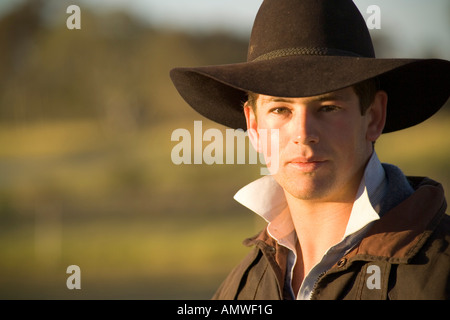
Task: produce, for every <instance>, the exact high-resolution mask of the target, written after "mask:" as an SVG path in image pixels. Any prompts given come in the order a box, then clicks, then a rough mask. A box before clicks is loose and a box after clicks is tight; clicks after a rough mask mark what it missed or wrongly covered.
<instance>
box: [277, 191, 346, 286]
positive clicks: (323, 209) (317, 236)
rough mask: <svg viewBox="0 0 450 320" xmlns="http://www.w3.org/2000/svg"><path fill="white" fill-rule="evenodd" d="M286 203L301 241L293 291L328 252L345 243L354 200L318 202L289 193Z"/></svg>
mask: <svg viewBox="0 0 450 320" xmlns="http://www.w3.org/2000/svg"><path fill="white" fill-rule="evenodd" d="M286 200H287V203H288V207H289V210H290V213H291V218H292V222H293V224H294V226H295V231H296V234H297V239H298V242H297V246H296V251H297V256H298V259H297V265H296V266H295V269H294V278H293V286H294V290H298V288H299V287H300V285H301V283H302V281H303V278H304V277H305V276H306V275H307V274H308V272H309V271H310V270H311V269H312V268H313V267H314V266H315V265H316V264H317V263H318V262H320V260H321V258H322V257H323V255H324V254H325V252H326V251H327V250H328V249H329V248H330V247H332V246H333V245H335V244H336V243H339V242H340V241H341V240H342V238H343V236H344V234H345V230H346V228H347V223H348V221H349V218H350V214H351V212H352V207H353V200H354V198H353V199H352V201H341V202H332V201H326V202H319V201H310V200H300V199H297V198H295V197H293V196H292V195H290V194H287V193H286Z"/></svg>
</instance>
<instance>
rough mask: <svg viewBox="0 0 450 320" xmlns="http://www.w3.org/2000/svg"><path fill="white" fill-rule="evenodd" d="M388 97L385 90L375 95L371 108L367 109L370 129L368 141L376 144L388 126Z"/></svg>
mask: <svg viewBox="0 0 450 320" xmlns="http://www.w3.org/2000/svg"><path fill="white" fill-rule="evenodd" d="M387 101H388V96H387V93H386V92H385V91H383V90H379V91H377V93H375V98H374V100H373V102H372V104H371V106H370V107H369V108H368V109H367V114H366V115H367V117H368V118H367V119H368V127H367V133H366V139H367V140H368V141H371V142H375V141H376V140H377V139H378V138H379V137H380V135H381V133H382V132H383V129H384V125H385V124H386V108H387Z"/></svg>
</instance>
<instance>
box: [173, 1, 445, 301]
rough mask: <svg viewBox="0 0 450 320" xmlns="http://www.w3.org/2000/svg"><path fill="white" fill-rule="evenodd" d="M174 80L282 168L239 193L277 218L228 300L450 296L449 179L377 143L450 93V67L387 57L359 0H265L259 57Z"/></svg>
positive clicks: (232, 281) (255, 45)
mask: <svg viewBox="0 0 450 320" xmlns="http://www.w3.org/2000/svg"><path fill="white" fill-rule="evenodd" d="M171 77H172V80H173V82H174V84H175V86H176V87H177V89H178V91H179V92H180V94H181V95H182V96H183V98H184V99H185V100H186V101H187V102H188V103H189V104H190V105H191V106H192V107H193V108H194V109H196V110H197V111H198V112H200V113H201V114H203V115H205V116H206V117H208V118H210V119H212V120H215V121H217V122H219V123H222V124H224V125H227V126H230V127H232V128H247V129H248V130H249V131H248V132H249V137H250V140H251V142H252V143H253V145H254V146H255V148H256V149H257V150H258V151H259V152H263V153H264V156H265V159H266V163H267V165H268V168H269V170H270V171H271V175H270V176H266V177H263V178H261V179H259V180H257V181H255V182H253V183H251V184H250V185H248V186H246V187H244V188H243V189H241V190H240V191H239V192H238V193H237V194H236V196H235V199H236V200H237V201H239V202H240V203H242V204H243V205H244V206H247V207H248V208H250V209H251V210H253V211H255V212H256V213H257V214H259V215H261V216H262V217H263V218H264V219H266V220H267V222H268V225H267V228H266V229H265V230H264V231H262V232H261V233H260V234H259V235H257V236H256V237H254V238H250V239H248V240H246V241H245V244H246V245H248V246H253V247H254V249H253V250H252V251H251V252H250V253H249V255H248V256H247V257H246V258H245V259H244V260H243V261H242V262H241V263H240V264H239V265H238V266H237V267H236V268H235V269H234V270H233V271H232V272H231V273H230V275H229V276H228V277H227V279H226V280H225V281H224V283H223V284H222V285H221V287H220V288H219V290H218V291H217V293H216V294H215V296H214V298H215V299H449V298H450V246H449V241H450V218H449V216H447V215H446V214H445V210H446V201H445V198H444V192H443V189H442V187H441V185H440V184H439V183H437V182H434V181H432V180H430V179H428V178H417V177H405V176H404V175H403V173H402V172H401V171H400V169H398V168H397V167H395V166H393V165H388V164H381V163H380V161H379V160H378V157H377V155H376V153H375V151H374V144H375V141H376V140H377V138H378V137H379V136H380V135H381V134H382V133H386V132H392V131H396V130H400V129H404V128H408V127H411V126H413V125H415V124H418V123H420V122H422V121H424V120H426V119H427V118H429V117H430V116H431V115H433V114H434V113H435V112H436V111H437V110H439V108H440V107H441V106H442V105H443V104H444V103H445V102H446V101H447V99H448V97H449V95H450V63H449V62H448V61H444V60H437V59H428V60H418V59H376V58H375V56H374V50H373V47H372V42H371V39H370V35H369V32H368V30H367V27H366V25H365V21H364V19H363V18H362V16H361V14H360V13H359V11H358V10H357V8H356V6H355V5H354V4H353V2H352V1H350V0H340V1H329V0H322V1H320V0H315V1H313V0H265V1H264V2H263V4H262V6H261V8H260V10H259V12H258V15H257V17H256V19H255V22H254V26H253V30H252V35H251V39H250V44H249V50H248V59H247V62H245V63H239V64H232V65H222V66H208V67H199V68H176V69H174V70H172V71H171ZM242 101H247V102H245V103H244V108H243V111H242V108H241V102H242ZM263 132H269V139H268V141H269V142H270V143H277V144H278V148H277V149H278V150H279V152H278V153H277V154H271V152H270V150H271V148H263V147H262V140H263V139H262V133H263Z"/></svg>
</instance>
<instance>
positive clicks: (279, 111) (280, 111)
mask: <svg viewBox="0 0 450 320" xmlns="http://www.w3.org/2000/svg"><path fill="white" fill-rule="evenodd" d="M270 112H271V113H275V114H286V113H288V112H289V109H288V108H285V107H278V108H273V109H271V110H270Z"/></svg>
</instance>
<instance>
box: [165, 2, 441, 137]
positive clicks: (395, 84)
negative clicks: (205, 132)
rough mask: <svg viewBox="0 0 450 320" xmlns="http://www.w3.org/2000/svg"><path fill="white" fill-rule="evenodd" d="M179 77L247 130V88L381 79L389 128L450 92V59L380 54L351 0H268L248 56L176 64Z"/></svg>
mask: <svg viewBox="0 0 450 320" xmlns="http://www.w3.org/2000/svg"><path fill="white" fill-rule="evenodd" d="M170 76H171V79H172V81H173V83H174V85H175V87H176V88H177V90H178V92H179V93H180V95H181V96H182V97H183V98H184V99H185V101H186V102H187V103H188V104H189V105H190V106H191V107H193V108H194V109H195V110H197V111H198V112H199V113H200V114H202V115H204V116H205V117H207V118H209V119H211V120H213V121H216V122H218V123H220V124H223V125H225V126H228V127H231V128H235V129H237V128H243V129H245V128H246V122H245V117H244V113H243V110H242V103H243V102H244V101H246V99H247V98H246V94H247V92H254V93H259V94H264V95H270V96H279V97H308V96H315V95H320V94H324V93H327V92H332V91H336V90H339V89H342V88H345V87H348V86H351V85H354V84H356V83H359V82H361V81H364V80H367V79H370V78H374V77H377V78H378V79H379V84H380V89H382V90H385V91H386V92H387V94H388V97H389V98H388V106H387V120H386V125H385V128H384V131H383V132H384V133H387V132H392V131H397V130H400V129H404V128H408V127H411V126H414V125H416V124H418V123H420V122H422V121H424V120H426V119H428V118H429V117H431V116H432V115H433V114H434V113H435V112H437V111H438V110H439V109H440V108H441V107H442V105H443V104H444V103H445V102H446V101H447V99H448V97H449V95H450V62H449V61H446V60H440V59H377V58H375V53H374V49H373V45H372V40H371V38H370V34H369V31H368V29H367V26H366V23H365V20H364V19H363V17H362V16H361V13H360V12H359V11H358V9H357V7H356V6H355V4H354V3H353V2H352V1H351V0H333V1H331V0H264V2H263V3H262V5H261V7H260V9H259V11H258V14H257V16H256V18H255V22H254V25H253V29H252V33H251V37H250V43H249V47H248V56H247V62H242V63H236V64H228V65H218V66H203V67H194V68H175V69H172V70H171V72H170Z"/></svg>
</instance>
